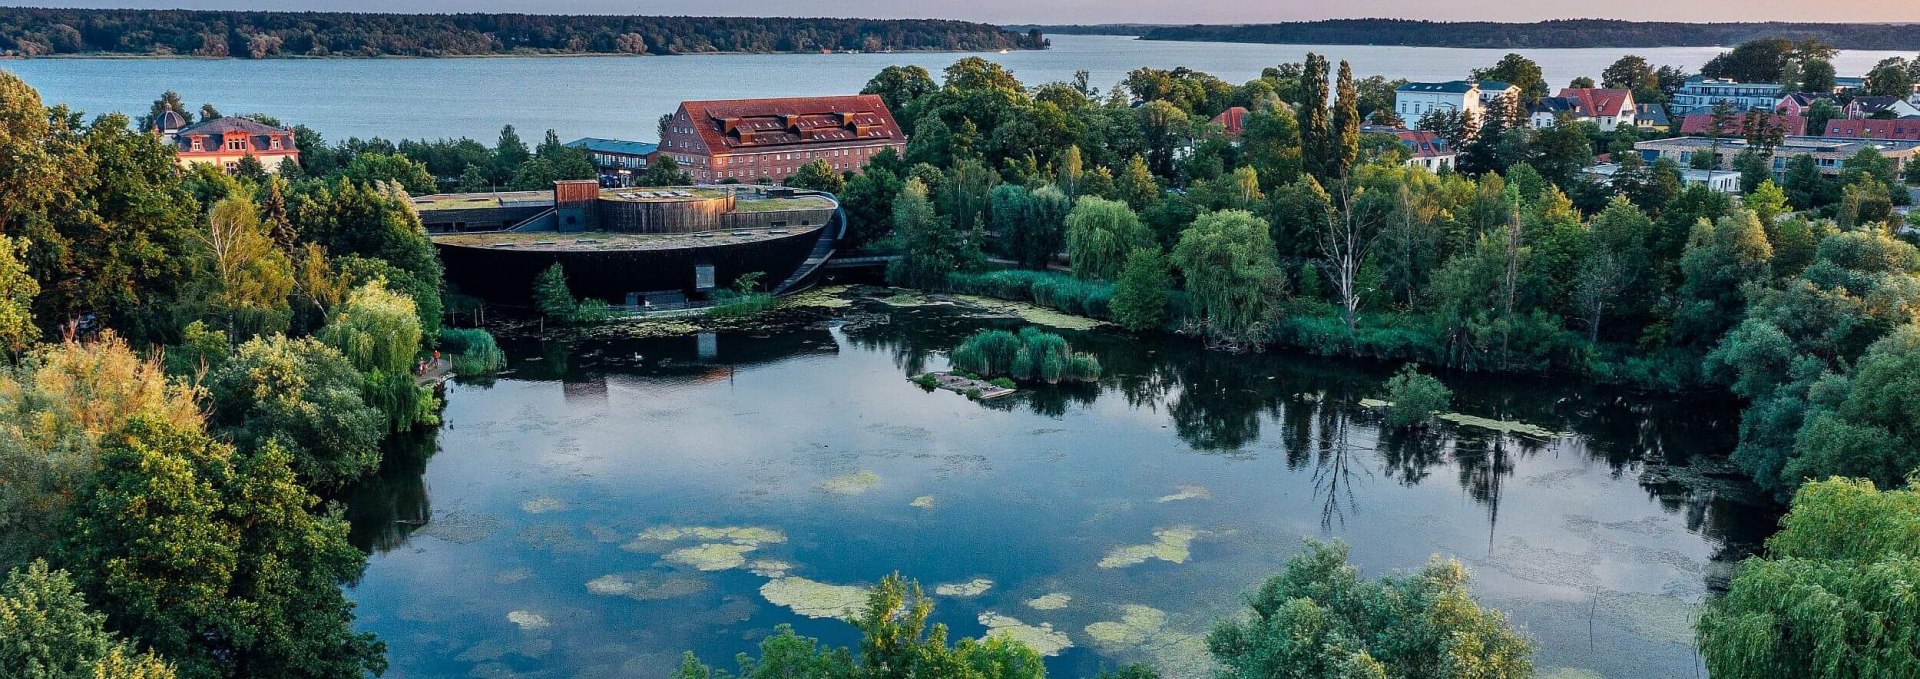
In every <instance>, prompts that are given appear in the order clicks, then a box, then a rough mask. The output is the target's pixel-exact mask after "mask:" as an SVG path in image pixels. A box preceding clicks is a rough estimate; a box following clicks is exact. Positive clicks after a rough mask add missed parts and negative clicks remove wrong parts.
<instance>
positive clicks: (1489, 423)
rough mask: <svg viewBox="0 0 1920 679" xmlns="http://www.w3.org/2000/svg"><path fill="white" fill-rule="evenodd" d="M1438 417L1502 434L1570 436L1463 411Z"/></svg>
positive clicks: (1552, 437) (1541, 437)
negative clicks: (1466, 413)
mask: <svg viewBox="0 0 1920 679" xmlns="http://www.w3.org/2000/svg"><path fill="white" fill-rule="evenodd" d="M1438 417H1439V418H1440V419H1443V420H1446V421H1448V422H1452V423H1454V424H1457V425H1460V426H1463V427H1479V428H1481V429H1491V430H1493V431H1497V432H1500V433H1502V434H1518V435H1521V436H1531V437H1534V438H1540V439H1548V440H1552V439H1558V438H1564V437H1566V436H1568V434H1562V433H1559V432H1556V431H1554V430H1552V429H1548V428H1546V427H1541V426H1539V425H1533V424H1527V423H1525V422H1514V421H1510V420H1491V419H1487V418H1484V417H1477V416H1474V415H1464V414H1461V413H1442V414H1440V415H1438Z"/></svg>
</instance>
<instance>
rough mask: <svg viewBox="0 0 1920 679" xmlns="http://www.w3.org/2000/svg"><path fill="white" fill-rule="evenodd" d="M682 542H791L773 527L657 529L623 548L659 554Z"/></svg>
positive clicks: (752, 544) (754, 545)
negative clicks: (671, 545) (672, 544)
mask: <svg viewBox="0 0 1920 679" xmlns="http://www.w3.org/2000/svg"><path fill="white" fill-rule="evenodd" d="M681 540H699V541H701V542H705V543H722V542H724V543H727V544H731V545H737V546H744V547H749V548H758V547H760V546H761V545H768V544H778V543H782V542H786V541H787V535H786V534H785V533H782V532H780V531H778V530H775V529H772V528H762V527H760V526H655V527H652V528H648V529H646V530H643V531H640V534H639V535H636V536H634V538H633V540H632V541H631V542H628V543H627V544H625V545H622V546H621V549H625V550H627V551H629V552H651V551H659V550H662V549H664V548H665V547H667V546H668V545H669V544H670V543H674V542H678V541H681Z"/></svg>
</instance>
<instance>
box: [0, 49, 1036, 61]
mask: <svg viewBox="0 0 1920 679" xmlns="http://www.w3.org/2000/svg"><path fill="white" fill-rule="evenodd" d="M1040 51H1045V50H1036V49H1032V48H1026V47H1023V48H1019V49H1012V48H1009V49H1007V50H948V49H932V48H924V49H922V48H907V49H896V50H889V51H882V52H811V51H809V52H749V51H740V50H734V51H713V52H679V53H674V54H653V53H647V54H627V53H623V52H500V53H494V54H446V55H439V56H421V55H415V54H376V55H372V56H361V55H338V54H329V55H325V56H315V55H308V54H287V55H276V56H271V57H266V58H264V59H251V58H247V57H235V56H225V57H208V56H200V55H195V54H129V53H122V52H88V53H78V54H43V55H37V56H19V55H12V56H0V62H5V61H40V60H52V61H206V62H219V61H247V62H252V61H389V60H392V61H437V60H443V59H515V58H581V57H623V58H624V57H632V58H646V57H701V56H859V55H864V54H882V55H884V54H999V53H1010V52H1040Z"/></svg>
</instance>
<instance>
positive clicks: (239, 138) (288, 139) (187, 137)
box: [154, 110, 300, 172]
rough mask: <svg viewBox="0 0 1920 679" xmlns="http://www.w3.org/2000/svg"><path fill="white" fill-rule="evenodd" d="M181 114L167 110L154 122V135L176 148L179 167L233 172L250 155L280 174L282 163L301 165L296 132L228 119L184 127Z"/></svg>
mask: <svg viewBox="0 0 1920 679" xmlns="http://www.w3.org/2000/svg"><path fill="white" fill-rule="evenodd" d="M183 123H185V120H184V119H183V118H182V117H181V116H180V114H178V113H175V112H173V111H172V110H168V111H166V112H164V113H162V114H161V115H160V119H159V120H156V121H154V133H155V134H158V135H160V140H161V141H162V142H164V143H166V144H167V145H168V146H172V147H173V154H174V157H175V158H176V159H178V161H179V163H180V167H183V168H184V167H192V166H194V165H214V166H217V167H220V168H221V169H224V170H226V171H228V172H232V171H234V170H236V169H239V167H240V161H241V160H243V159H245V158H246V157H247V156H253V158H254V160H258V161H260V164H261V165H262V166H263V167H265V168H266V170H267V172H278V171H279V170H280V163H281V161H285V160H291V161H294V162H295V163H298V162H300V149H298V148H296V147H295V146H294V144H293V131H292V130H286V129H281V128H278V127H274V126H272V125H267V124H264V123H261V122H259V121H256V120H253V119H250V118H238V117H233V116H227V117H223V118H214V119H212V120H203V121H201V122H199V123H195V124H193V125H184V124H183Z"/></svg>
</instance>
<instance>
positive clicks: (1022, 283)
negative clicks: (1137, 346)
mask: <svg viewBox="0 0 1920 679" xmlns="http://www.w3.org/2000/svg"><path fill="white" fill-rule="evenodd" d="M947 287H948V288H949V289H951V290H953V291H954V292H959V293H965V294H969V295H980V296H982V297H995V298H999V299H1008V300H1013V301H1016V302H1033V303H1034V304H1038V305H1040V306H1044V307H1048V308H1051V309H1058V310H1060V311H1063V312H1066V313H1070V314H1074V315H1078V316H1086V317H1089V318H1099V319H1106V318H1108V317H1109V316H1110V314H1111V309H1110V305H1111V303H1112V301H1113V295H1114V286H1113V284H1111V283H1101V282H1097V281H1085V280H1080V279H1077V278H1074V277H1072V276H1068V275H1066V274H1061V273H1055V272H1052V271H1026V270H1020V269H1007V270H1002V271H988V272H985V273H954V274H950V275H948V276H947Z"/></svg>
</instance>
